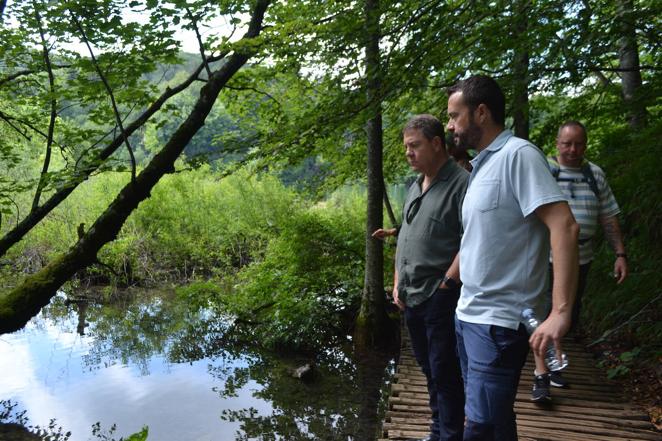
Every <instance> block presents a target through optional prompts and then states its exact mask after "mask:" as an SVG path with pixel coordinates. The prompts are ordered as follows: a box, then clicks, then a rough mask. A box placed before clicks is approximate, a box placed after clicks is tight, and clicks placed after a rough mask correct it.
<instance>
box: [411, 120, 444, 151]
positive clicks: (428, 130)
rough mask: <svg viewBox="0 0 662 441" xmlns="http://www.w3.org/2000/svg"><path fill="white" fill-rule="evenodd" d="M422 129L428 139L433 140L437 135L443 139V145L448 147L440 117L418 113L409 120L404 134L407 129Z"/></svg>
mask: <svg viewBox="0 0 662 441" xmlns="http://www.w3.org/2000/svg"><path fill="white" fill-rule="evenodd" d="M414 129H415V130H420V131H421V132H422V133H423V136H425V137H426V138H427V139H429V140H430V141H432V140H433V139H434V137H435V136H438V137H439V138H440V139H441V145H442V146H444V147H446V140H445V138H444V125H443V124H442V123H441V121H439V119H438V118H437V117H436V116H434V115H430V114H428V113H423V114H421V115H416V116H414V117H413V118H411V119H410V120H409V121H407V124H405V128H404V129H402V134H403V135H404V133H405V132H406V131H407V130H414Z"/></svg>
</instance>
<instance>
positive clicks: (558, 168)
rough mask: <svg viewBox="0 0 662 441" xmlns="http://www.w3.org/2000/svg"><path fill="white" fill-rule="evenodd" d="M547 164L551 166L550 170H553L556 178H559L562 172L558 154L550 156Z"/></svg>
mask: <svg viewBox="0 0 662 441" xmlns="http://www.w3.org/2000/svg"><path fill="white" fill-rule="evenodd" d="M547 165H548V166H549V171H550V172H552V176H554V179H556V180H558V179H559V173H560V172H561V166H560V165H559V161H558V159H556V156H548V157H547Z"/></svg>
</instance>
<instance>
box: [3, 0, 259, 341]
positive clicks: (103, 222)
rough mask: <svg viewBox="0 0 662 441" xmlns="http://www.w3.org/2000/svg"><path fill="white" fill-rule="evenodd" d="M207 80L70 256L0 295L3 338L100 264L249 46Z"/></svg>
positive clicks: (254, 31)
mask: <svg viewBox="0 0 662 441" xmlns="http://www.w3.org/2000/svg"><path fill="white" fill-rule="evenodd" d="M268 4H269V0H258V1H257V4H256V6H255V10H254V11H253V15H252V17H251V22H250V25H249V28H248V32H247V33H246V35H245V36H244V38H245V39H251V38H254V37H256V36H257V35H258V34H259V32H260V29H261V26H262V20H263V18H264V13H265V11H266V9H267V6H268ZM241 47H243V48H246V49H244V51H242V52H235V53H234V54H233V55H231V56H230V57H228V58H227V59H226V62H225V63H224V64H223V65H222V67H221V68H219V69H218V70H217V71H216V72H214V74H213V75H212V76H211V77H210V78H209V80H208V82H207V84H206V85H205V86H204V87H203V88H202V90H201V91H200V97H199V98H198V100H197V102H196V103H195V105H194V107H193V110H192V111H191V113H190V114H189V116H188V117H187V118H186V120H185V121H184V122H183V123H182V124H181V125H180V126H179V128H178V129H177V130H176V131H175V133H174V134H173V135H172V136H171V138H170V140H169V141H168V142H167V144H166V145H165V146H164V147H163V149H161V151H160V152H159V153H158V154H157V155H156V156H154V158H153V159H152V160H151V161H150V162H149V164H147V166H146V167H145V169H144V170H143V171H142V172H141V173H140V174H139V175H138V176H137V177H136V179H135V182H130V183H128V184H127V185H126V186H125V187H124V188H123V189H122V190H121V191H120V193H119V194H118V195H117V197H116V198H115V200H114V201H113V202H112V203H111V204H110V205H109V206H108V208H107V209H106V211H104V212H103V213H102V214H101V216H99V218H97V220H96V221H95V222H94V224H93V225H92V227H91V228H90V229H89V230H88V231H87V233H86V234H85V235H84V236H83V237H82V238H80V240H79V241H78V242H77V243H76V245H74V246H73V247H72V248H71V249H70V250H69V251H68V252H67V253H66V254H64V255H62V256H60V257H58V258H56V259H54V260H53V261H52V262H50V263H49V264H48V265H47V266H45V267H44V268H43V269H42V270H40V271H39V272H37V273H35V274H33V275H32V276H30V277H28V278H27V279H26V280H25V281H24V282H23V283H22V284H21V285H19V286H18V287H16V288H14V289H13V290H11V291H10V292H8V293H7V294H4V295H2V296H0V334H3V333H7V332H13V331H16V330H18V329H20V328H21V327H23V326H25V324H26V323H27V322H28V321H29V320H30V319H31V318H32V317H33V316H35V315H36V314H37V313H38V312H39V311H40V310H41V308H43V307H44V306H46V305H47V304H48V302H49V301H50V299H51V298H52V297H53V296H54V295H55V292H56V290H57V289H58V288H59V287H60V286H62V284H63V283H64V282H66V281H67V280H69V279H70V278H71V277H73V275H74V274H75V273H76V272H77V271H79V270H81V269H83V268H85V267H87V266H88V265H90V264H91V263H92V262H94V261H95V260H96V255H97V252H98V251H99V250H100V249H101V247H103V246H104V245H105V244H106V243H108V242H110V241H112V240H114V239H115V238H116V237H117V234H118V233H119V231H120V229H121V228H122V225H123V224H124V222H125V221H126V219H127V218H128V217H129V215H130V214H131V212H133V210H135V209H136V208H137V207H138V204H139V203H140V202H141V201H143V200H145V199H147V198H148V197H149V195H150V192H151V191H152V188H154V186H155V185H156V184H157V183H158V182H159V179H161V177H162V176H163V175H164V174H166V173H169V172H172V171H174V164H175V161H176V159H177V158H178V157H179V155H180V154H181V153H182V151H183V150H184V148H185V147H186V145H187V144H188V142H189V141H190V140H191V138H192V137H193V136H194V135H195V134H196V133H197V132H198V130H200V128H201V127H202V126H203V124H204V122H205V118H206V117H207V115H208V114H209V112H210V110H211V108H212V106H213V105H214V102H215V101H216V98H217V97H218V94H219V93H220V91H221V89H222V88H223V87H224V86H225V84H226V83H227V82H228V81H229V80H230V78H232V76H233V75H234V74H235V73H236V72H237V71H238V70H239V69H240V68H241V67H242V66H243V65H244V64H245V63H246V61H247V60H248V59H249V57H250V55H251V53H250V52H248V51H250V50H251V49H249V48H250V47H251V45H245V46H241Z"/></svg>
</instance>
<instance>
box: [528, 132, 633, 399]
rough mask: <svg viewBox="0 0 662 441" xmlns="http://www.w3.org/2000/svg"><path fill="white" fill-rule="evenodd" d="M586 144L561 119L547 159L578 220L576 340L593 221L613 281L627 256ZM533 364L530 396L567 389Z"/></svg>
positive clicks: (540, 363)
mask: <svg viewBox="0 0 662 441" xmlns="http://www.w3.org/2000/svg"><path fill="white" fill-rule="evenodd" d="M587 143H588V135H587V132H586V127H585V126H584V124H582V123H581V122H579V121H572V120H571V121H567V122H565V123H564V124H562V125H561V127H559V131H558V134H557V136H556V150H557V155H555V156H552V157H549V158H547V161H548V162H549V166H550V169H551V171H552V176H554V178H555V179H556V182H558V184H559V186H560V187H561V190H562V191H563V193H564V194H565V196H566V198H567V200H568V203H569V204H570V210H572V214H573V215H574V216H575V219H576V220H577V223H578V224H579V279H578V283H577V293H576V295H575V303H574V306H573V308H572V324H571V325H570V330H571V332H572V331H574V333H575V337H576V338H580V337H581V334H582V333H581V326H580V321H579V318H580V312H581V307H582V297H583V296H584V291H585V290H586V280H587V277H588V272H589V269H590V268H591V262H592V261H593V238H594V236H595V233H596V232H597V230H598V225H601V226H602V229H603V230H604V235H605V238H606V239H607V242H608V243H609V245H611V248H612V249H613V251H614V254H615V259H614V273H613V275H614V279H615V281H616V283H622V282H623V281H624V280H625V278H626V277H627V275H628V263H627V255H626V253H625V245H624V242H623V235H622V234H621V226H620V223H619V222H618V214H619V213H620V209H619V207H618V204H617V203H616V199H615V198H614V193H613V192H612V191H611V188H610V187H609V183H608V182H607V178H606V176H605V172H604V171H603V170H602V169H601V168H600V167H599V166H597V165H596V164H594V163H592V162H589V161H587V160H586V159H585V158H584V154H585V153H586V147H587ZM552 276H553V271H552ZM535 362H536V368H535V370H534V381H533V390H532V392H531V399H532V400H533V401H538V402H545V401H548V400H550V399H551V394H550V390H549V387H550V385H551V386H555V387H567V386H568V385H569V383H568V381H567V380H566V379H565V378H564V377H563V376H562V374H561V371H558V372H550V371H549V369H548V368H547V366H546V365H545V362H544V360H543V359H542V358H539V357H536V359H535Z"/></svg>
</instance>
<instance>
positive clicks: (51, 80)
mask: <svg viewBox="0 0 662 441" xmlns="http://www.w3.org/2000/svg"><path fill="white" fill-rule="evenodd" d="M33 5H34V15H35V20H36V21H37V26H38V27H39V37H40V38H41V45H42V52H43V57H44V64H45V65H46V71H47V72H48V86H49V91H50V96H51V100H50V101H51V114H50V119H49V122H48V134H47V138H46V154H45V157H44V164H43V167H42V169H41V174H40V175H39V182H38V183H37V189H36V190H35V194H34V198H33V199H32V209H31V210H30V211H34V210H36V209H37V207H38V206H39V200H40V199H41V193H42V191H43V189H44V187H45V186H46V181H47V176H48V168H49V167H50V163H51V151H52V146H53V133H54V132H55V121H56V119H57V101H56V99H55V76H54V75H53V69H52V68H51V57H50V55H49V49H48V45H47V43H46V37H45V35H44V27H43V25H42V24H41V15H40V14H39V5H38V4H37V1H34V2H33Z"/></svg>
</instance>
